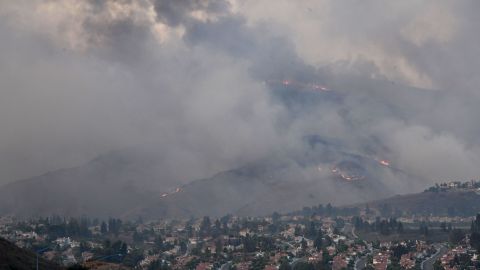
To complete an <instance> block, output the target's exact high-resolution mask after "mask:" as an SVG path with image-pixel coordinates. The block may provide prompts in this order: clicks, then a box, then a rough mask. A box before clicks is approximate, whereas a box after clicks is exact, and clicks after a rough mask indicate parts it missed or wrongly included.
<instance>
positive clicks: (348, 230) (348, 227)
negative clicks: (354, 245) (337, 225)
mask: <svg viewBox="0 0 480 270" xmlns="http://www.w3.org/2000/svg"><path fill="white" fill-rule="evenodd" d="M342 232H343V233H344V234H345V235H347V236H348V237H351V238H353V239H356V238H358V236H357V235H356V234H355V226H353V225H352V224H351V223H345V226H343V228H342Z"/></svg>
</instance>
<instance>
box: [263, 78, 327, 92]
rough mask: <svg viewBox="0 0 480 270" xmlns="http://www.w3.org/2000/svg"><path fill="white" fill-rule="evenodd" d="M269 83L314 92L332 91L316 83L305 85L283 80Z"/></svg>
mask: <svg viewBox="0 0 480 270" xmlns="http://www.w3.org/2000/svg"><path fill="white" fill-rule="evenodd" d="M267 83H271V84H281V85H284V86H293V87H298V88H301V89H304V90H313V91H330V89H328V88H327V87H326V86H324V85H321V84H316V83H303V82H297V81H293V80H282V81H275V80H269V81H267Z"/></svg>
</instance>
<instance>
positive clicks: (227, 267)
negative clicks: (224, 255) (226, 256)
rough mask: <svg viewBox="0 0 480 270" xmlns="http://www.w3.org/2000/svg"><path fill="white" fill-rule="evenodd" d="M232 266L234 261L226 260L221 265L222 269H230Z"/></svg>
mask: <svg viewBox="0 0 480 270" xmlns="http://www.w3.org/2000/svg"><path fill="white" fill-rule="evenodd" d="M230 266H232V262H226V263H224V264H222V266H220V270H228V269H230Z"/></svg>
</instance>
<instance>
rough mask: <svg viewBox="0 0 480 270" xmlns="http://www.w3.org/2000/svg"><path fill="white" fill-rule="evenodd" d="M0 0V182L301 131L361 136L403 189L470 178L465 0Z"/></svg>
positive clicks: (185, 162)
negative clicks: (297, 98) (329, 95)
mask: <svg viewBox="0 0 480 270" xmlns="http://www.w3.org/2000/svg"><path fill="white" fill-rule="evenodd" d="M0 5H1V8H0V10H2V11H0V22H1V23H0V34H1V36H2V42H1V43H0V60H1V62H0V63H1V64H0V95H1V98H0V126H1V130H2V136H0V183H6V182H9V181H13V180H16V179H20V178H26V177H30V176H32V175H36V174H41V173H43V172H45V171H49V170H54V169H58V168H63V167H72V166H77V165H79V164H82V163H85V162H86V161H88V160H90V159H92V158H94V157H96V156H98V155H100V154H103V153H105V152H108V151H112V150H117V149H122V148H129V147H140V148H148V150H149V151H153V152H158V153H161V156H162V157H164V158H162V160H163V162H164V163H163V165H162V171H163V173H164V175H162V176H160V177H166V178H171V179H176V180H177V181H179V182H183V183H184V182H187V181H190V180H194V179H197V178H202V177H206V176H209V175H212V174H214V173H216V172H218V171H222V170H226V169H230V168H235V167H239V166H241V165H243V164H246V163H249V162H253V161H255V160H257V159H262V158H267V157H269V156H270V155H272V154H273V153H278V152H290V151H293V150H292V149H299V148H302V147H303V145H302V143H301V139H302V138H303V137H304V136H306V135H312V134H318V135H321V136H323V137H328V138H336V139H337V140H339V141H341V144H342V146H343V147H344V148H346V149H349V151H352V152H355V153H368V152H369V151H373V150H371V149H372V148H374V152H376V153H378V154H379V155H385V156H387V157H388V158H389V159H390V160H391V161H392V163H393V164H395V166H397V167H399V168H401V169H402V170H404V171H407V172H409V173H411V174H412V175H417V176H420V177H421V178H422V179H428V180H425V181H427V182H426V183H423V182H421V183H418V187H422V186H426V185H428V184H430V182H433V181H435V180H438V179H439V178H441V179H443V178H459V179H466V178H471V177H478V176H480V170H479V169H478V161H479V159H480V150H479V147H478V146H479V144H480V141H479V139H478V138H479V137H478V136H477V134H479V132H480V124H478V121H476V117H477V116H478V115H480V109H478V106H476V104H477V101H478V99H479V97H480V95H479V92H478V86H479V85H480V81H479V78H480V76H478V75H479V74H478V72H479V70H480V53H479V51H478V50H480V49H479V48H480V46H478V45H479V42H480V38H478V37H477V36H476V35H475V31H474V30H475V29H478V26H479V25H478V22H477V21H478V20H476V19H475V18H476V14H477V12H476V11H478V10H479V7H478V4H477V3H474V2H470V1H456V2H449V1H426V2H422V3H418V2H416V1H402V2H385V1H375V0H369V1H353V2H339V1H283V0H280V1H268V0H265V1H250V0H247V1H234V0H231V1H227V0H224V1H222V0H210V1H209V0H177V1H173V0H170V1H169V0H156V1H148V0H143V1H68V0H65V1H13V2H5V3H2V4H0ZM284 79H290V80H296V81H299V82H303V83H322V84H326V85H327V86H328V87H329V88H332V90H333V92H334V93H335V94H337V93H338V95H341V96H342V101H341V102H339V101H337V100H335V99H332V100H324V101H322V102H321V103H319V104H318V105H314V106H305V104H304V103H295V104H293V105H292V104H290V105H289V104H286V103H285V102H281V101H279V100H278V99H276V98H272V96H271V91H269V90H270V86H269V85H268V84H267V83H266V82H268V81H269V80H284ZM408 86H416V87H420V88H425V89H415V88H409V87H408ZM412 92H415V93H417V94H412ZM385 181H390V182H391V183H390V184H391V185H392V186H395V185H396V184H395V179H389V178H388V177H386V179H385ZM418 187H415V188H418ZM405 191H406V190H401V192H405Z"/></svg>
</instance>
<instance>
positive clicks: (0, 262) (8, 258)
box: [0, 238, 63, 270]
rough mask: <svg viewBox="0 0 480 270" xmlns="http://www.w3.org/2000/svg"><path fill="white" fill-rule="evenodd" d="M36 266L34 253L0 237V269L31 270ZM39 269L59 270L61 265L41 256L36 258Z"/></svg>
mask: <svg viewBox="0 0 480 270" xmlns="http://www.w3.org/2000/svg"><path fill="white" fill-rule="evenodd" d="M35 267H36V254H35V253H33V252H31V251H28V250H25V249H22V248H19V247H17V246H15V245H14V244H13V243H10V242H8V241H7V240H5V239H3V238H0V270H32V269H35ZM38 268H39V269H49V270H56V269H58V270H60V269H63V268H62V267H60V266H58V265H56V264H54V263H52V262H49V261H47V260H45V259H43V258H41V257H40V258H39V259H38Z"/></svg>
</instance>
